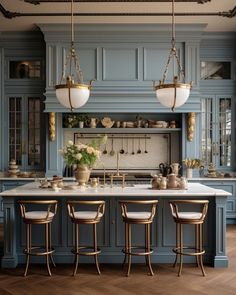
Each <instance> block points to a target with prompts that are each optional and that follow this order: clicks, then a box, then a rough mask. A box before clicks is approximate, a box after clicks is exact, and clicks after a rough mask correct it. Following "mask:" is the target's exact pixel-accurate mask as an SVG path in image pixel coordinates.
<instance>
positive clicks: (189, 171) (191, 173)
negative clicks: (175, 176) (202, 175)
mask: <svg viewBox="0 0 236 295" xmlns="http://www.w3.org/2000/svg"><path fill="white" fill-rule="evenodd" d="M186 177H187V178H193V169H192V168H187V170H186Z"/></svg>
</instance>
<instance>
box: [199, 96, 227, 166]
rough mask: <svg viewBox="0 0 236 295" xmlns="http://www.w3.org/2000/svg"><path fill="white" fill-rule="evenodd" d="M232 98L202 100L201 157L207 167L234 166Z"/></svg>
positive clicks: (221, 97)
mask: <svg viewBox="0 0 236 295" xmlns="http://www.w3.org/2000/svg"><path fill="white" fill-rule="evenodd" d="M231 100H232V99H231V97H223V96H208V97H204V98H202V113H201V123H202V131H201V132H202V136H201V137H202V140H201V157H202V160H203V161H204V163H205V165H209V164H210V163H213V164H214V165H215V166H216V167H217V168H230V167H231V165H232V154H231V152H232V140H231V135H232V107H231V105H232V104H231Z"/></svg>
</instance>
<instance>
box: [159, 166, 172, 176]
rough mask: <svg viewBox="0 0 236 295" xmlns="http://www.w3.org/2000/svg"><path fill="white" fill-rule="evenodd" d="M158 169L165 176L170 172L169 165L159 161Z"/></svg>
mask: <svg viewBox="0 0 236 295" xmlns="http://www.w3.org/2000/svg"><path fill="white" fill-rule="evenodd" d="M159 170H160V173H161V174H162V176H164V177H166V176H167V175H168V174H169V173H171V167H170V166H169V165H168V164H164V163H160V164H159Z"/></svg>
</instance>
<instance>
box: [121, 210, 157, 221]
mask: <svg viewBox="0 0 236 295" xmlns="http://www.w3.org/2000/svg"><path fill="white" fill-rule="evenodd" d="M126 216H127V218H129V219H139V220H141V219H144V220H147V219H149V218H151V216H152V215H151V213H150V212H127V213H126Z"/></svg>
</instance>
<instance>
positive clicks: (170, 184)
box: [167, 173, 178, 188]
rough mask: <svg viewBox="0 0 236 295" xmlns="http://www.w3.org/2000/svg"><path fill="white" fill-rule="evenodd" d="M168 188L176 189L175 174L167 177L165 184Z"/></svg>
mask: <svg viewBox="0 0 236 295" xmlns="http://www.w3.org/2000/svg"><path fill="white" fill-rule="evenodd" d="M167 187H168V188H177V187H178V181H177V177H176V174H174V173H171V174H169V175H168V182H167Z"/></svg>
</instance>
